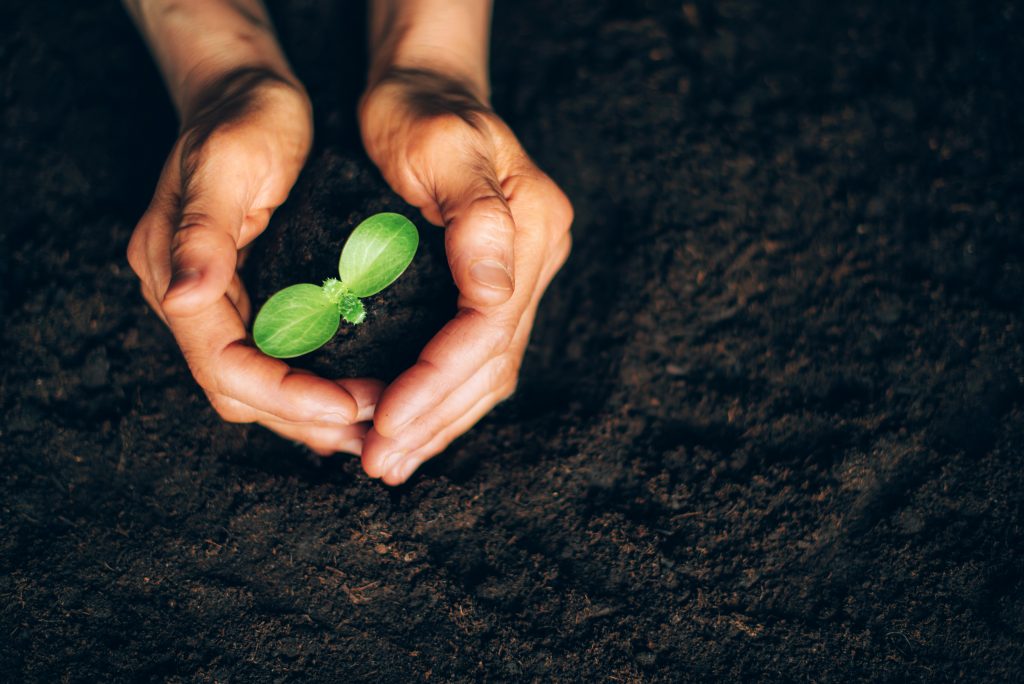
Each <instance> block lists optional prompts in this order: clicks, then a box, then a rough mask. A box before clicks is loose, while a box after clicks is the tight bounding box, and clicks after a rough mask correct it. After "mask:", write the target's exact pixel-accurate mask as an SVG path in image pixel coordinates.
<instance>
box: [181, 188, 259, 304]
mask: <svg viewBox="0 0 1024 684" xmlns="http://www.w3.org/2000/svg"><path fill="white" fill-rule="evenodd" d="M207 176H208V174H204V179H205V178H206V177H207ZM222 185H223V183H222V182H220V181H218V182H208V183H206V185H205V187H203V186H199V185H197V184H193V187H191V188H189V189H188V193H189V195H188V196H186V197H185V198H184V205H183V207H182V210H181V217H180V219H179V220H178V222H177V225H176V226H175V227H174V233H173V236H172V238H171V242H170V260H171V280H170V283H169V285H168V288H167V292H166V293H165V294H164V296H163V299H162V302H161V304H162V306H163V308H164V310H165V311H166V312H167V313H174V314H177V315H188V314H191V313H195V312H196V311H198V310H200V309H202V308H203V307H206V306H210V305H211V304H212V303H213V302H215V301H217V299H219V298H220V297H221V296H223V295H224V293H225V292H226V291H227V289H228V286H229V284H230V283H231V280H232V278H234V275H235V267H236V266H237V263H238V240H239V237H240V235H241V231H242V222H243V221H244V220H245V209H244V208H243V206H242V204H241V198H240V197H237V196H234V195H236V191H234V190H231V189H227V188H224V187H222Z"/></svg>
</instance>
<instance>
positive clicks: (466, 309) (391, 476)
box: [359, 69, 572, 485]
mask: <svg viewBox="0 0 1024 684" xmlns="http://www.w3.org/2000/svg"><path fill="white" fill-rule="evenodd" d="M359 116H360V126H361V129H362V134H363V141H364V143H365V145H366V149H367V152H368V153H369V155H370V157H371V158H372V159H373V160H374V162H375V163H376V164H377V166H378V167H379V168H380V170H381V172H382V174H383V175H384V178H385V179H386V180H387V182H388V183H389V184H390V185H391V187H392V188H393V189H394V190H395V191H396V192H397V193H398V194H399V195H401V196H402V198H403V199H405V201H407V202H409V203H410V204H412V205H414V206H416V207H417V208H419V209H420V211H421V212H422V213H423V216H424V217H425V218H426V219H427V220H428V221H430V222H431V223H434V224H436V225H439V226H444V227H445V248H446V252H447V255H448V262H449V265H450V267H451V270H452V275H453V277H454V279H455V284H456V285H457V287H458V289H459V299H458V314H457V315H456V316H455V318H454V319H453V320H452V321H451V322H449V323H448V324H447V325H446V326H445V327H444V328H442V330H441V331H440V332H439V333H438V334H437V336H436V337H434V338H433V339H432V340H431V341H430V342H429V343H428V344H427V346H426V347H425V348H424V349H423V351H422V353H421V354H420V356H419V359H418V360H417V362H416V363H415V364H414V365H413V367H412V368H410V369H409V370H407V371H406V372H404V373H403V374H402V375H400V376H399V377H398V378H397V379H396V380H395V381H394V383H392V384H391V385H390V386H389V387H388V388H387V389H386V390H385V391H384V393H383V395H382V396H381V398H380V401H379V403H378V405H377V408H376V412H375V415H374V423H373V429H371V430H370V432H369V433H368V434H367V435H366V439H365V443H364V447H363V453H362V459H363V467H364V469H365V470H366V472H367V474H369V475H370V476H371V477H378V478H381V479H382V480H383V481H384V482H385V483H387V484H392V485H394V484H400V483H402V482H404V481H405V480H407V479H408V478H409V476H410V475H411V474H412V473H413V472H415V470H416V469H417V468H418V467H419V466H420V465H421V464H422V463H423V462H425V461H426V460H428V459H429V458H431V457H432V456H435V455H436V454H438V453H440V452H441V451H443V450H444V449H445V447H447V446H448V444H449V443H451V442H452V440H454V439H455V438H456V437H458V436H459V435H461V434H462V433H464V432H465V431H466V430H468V429H469V428H470V427H472V426H473V425H474V424H475V423H476V422H477V421H478V420H480V419H481V418H482V417H483V416H484V415H486V414H487V413H488V412H489V411H490V410H491V409H492V408H493V407H494V406H495V405H496V404H497V403H498V402H500V401H502V400H504V399H506V398H507V397H508V396H509V395H511V394H512V393H513V391H514V390H515V387H516V382H517V377H518V373H519V367H520V363H521V361H522V357H523V353H524V351H525V349H526V344H527V342H528V340H529V336H530V330H531V328H532V326H533V319H534V315H535V313H536V311H537V306H538V304H539V302H540V299H541V296H542V295H543V294H544V290H545V289H546V288H547V286H548V284H549V283H550V282H551V279H552V278H553V277H554V276H555V274H556V273H557V272H558V270H559V268H561V266H562V264H563V263H564V262H565V260H566V258H567V257H568V255H569V251H570V247H571V238H570V233H569V227H570V224H571V223H572V206H571V205H570V203H569V200H568V199H567V198H566V196H565V194H564V193H563V192H562V191H561V190H560V189H559V188H558V186H556V185H555V183H554V182H553V181H552V180H551V179H550V178H549V177H548V176H547V175H545V174H544V173H543V172H542V171H541V170H540V169H539V168H537V166H536V165H535V164H534V163H533V162H532V161H531V160H530V158H529V157H528V156H527V154H526V152H525V151H524V150H523V148H522V146H521V145H520V144H519V141H518V140H517V139H516V137H515V135H514V134H513V133H512V131H511V130H510V129H509V127H508V126H507V125H506V124H505V122H503V121H502V120H501V119H500V118H499V117H498V116H496V115H495V114H494V112H493V111H492V110H491V109H490V108H489V107H488V106H486V105H485V104H484V103H483V101H482V98H481V97H480V96H479V95H477V94H475V93H474V92H473V91H472V89H471V88H470V87H468V86H467V85H465V84H463V83H461V82H459V81H458V80H456V79H452V78H449V77H445V76H442V75H440V74H438V73H436V72H432V71H427V70H418V69H392V70H391V71H390V72H388V73H387V74H386V75H385V76H384V77H383V78H381V79H380V80H379V81H378V82H377V83H376V84H375V85H373V87H372V88H371V89H370V90H368V92H367V93H366V94H365V95H364V96H363V99H362V101H361V103H360V111H359Z"/></svg>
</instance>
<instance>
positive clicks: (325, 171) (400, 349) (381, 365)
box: [242, 149, 457, 381]
mask: <svg viewBox="0 0 1024 684" xmlns="http://www.w3.org/2000/svg"><path fill="white" fill-rule="evenodd" d="M382 211H392V212H396V213H399V214H403V215H404V216H407V217H409V218H410V219H411V220H412V221H413V222H414V223H415V224H416V227H417V229H418V230H419V233H420V246H419V248H418V250H417V252H416V257H415V258H414V259H413V261H412V264H410V266H409V268H408V269H406V271H405V273H403V274H402V277H400V278H399V279H398V280H397V281H395V283H394V284H392V285H391V286H390V287H388V288H387V289H385V290H384V291H383V292H381V293H379V294H376V295H374V296H372V297H368V298H366V299H365V300H364V302H363V305H364V306H365V307H366V320H365V321H364V322H363V323H362V324H360V325H349V324H347V323H345V322H342V325H341V328H340V329H339V330H338V334H337V335H335V336H334V338H333V339H331V340H330V341H329V342H328V343H327V344H326V345H324V346H323V347H321V348H320V349H318V350H317V351H315V352H313V353H312V354H307V355H305V356H301V357H299V358H296V359H293V360H291V361H289V363H290V364H291V365H292V366H295V367H299V368H306V369H308V370H311V371H313V372H315V373H318V374H320V375H322V376H323V377H330V378H341V377H348V378H355V377H373V378H380V379H382V380H385V381H387V380H392V379H394V378H395V377H396V376H397V375H398V374H399V373H401V372H402V371H403V370H405V369H406V368H408V367H409V366H411V365H412V364H413V363H414V362H415V361H416V357H417V355H419V352H420V350H421V349H423V347H424V346H425V345H426V344H427V342H428V341H429V340H430V338H431V337H433V336H434V333H436V332H437V331H438V330H439V329H440V328H441V326H443V325H444V324H445V323H447V322H448V321H449V320H451V318H452V317H453V316H454V315H455V311H456V309H455V299H456V296H457V291H456V289H455V284H454V282H453V281H452V277H451V271H449V270H448V261H447V259H446V257H445V251H444V231H443V230H441V229H440V228H437V227H435V226H432V225H430V224H429V223H428V222H427V221H425V220H424V219H423V218H422V217H421V216H420V215H419V212H418V211H417V210H416V209H415V208H414V207H410V206H409V205H407V204H406V203H405V202H403V201H402V199H401V198H400V197H398V196H397V195H395V194H394V193H393V192H392V191H391V189H390V188H388V186H387V184H386V183H385V182H384V180H383V179H382V178H381V177H380V174H379V173H377V171H376V169H375V168H374V166H373V164H372V163H371V162H370V161H369V160H368V159H366V157H365V155H361V154H359V153H357V152H355V153H354V152H347V153H346V151H345V150H344V149H326V150H323V151H321V152H320V153H319V154H317V156H316V158H315V159H314V160H312V161H311V162H309V163H308V164H307V166H306V169H305V170H304V171H303V174H302V176H301V177H300V179H299V181H298V182H297V183H296V187H295V188H294V189H293V191H292V194H291V197H290V200H289V202H288V203H287V204H286V205H285V207H284V208H283V209H282V210H281V212H279V213H277V214H275V216H274V218H273V219H272V221H271V225H270V226H269V227H268V230H267V231H266V234H265V235H264V236H261V238H262V239H261V240H260V241H259V242H258V243H257V244H256V245H255V246H254V249H253V251H252V254H251V258H249V259H247V261H246V264H245V269H244V272H243V274H242V275H243V280H244V281H245V282H246V283H248V284H249V288H250V294H251V296H252V297H253V307H254V311H258V310H259V309H258V308H259V307H260V306H262V305H263V303H264V302H265V301H266V300H267V299H268V298H269V297H270V295H272V294H274V293H275V292H277V291H278V290H280V289H281V288H283V287H287V286H289V285H293V284H295V283H300V282H301V283H314V284H317V285H319V284H320V283H322V282H323V281H324V279H326V278H337V277H338V257H339V255H340V254H341V249H342V246H344V244H345V242H346V240H348V236H349V235H350V234H351V233H352V230H353V229H354V228H355V227H356V226H357V225H359V224H360V223H361V222H362V221H363V220H364V219H366V218H368V217H369V216H372V215H373V214H376V213H379V212H382Z"/></svg>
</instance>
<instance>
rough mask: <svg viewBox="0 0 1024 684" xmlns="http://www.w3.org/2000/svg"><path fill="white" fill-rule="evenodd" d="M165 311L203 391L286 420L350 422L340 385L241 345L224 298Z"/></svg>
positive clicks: (350, 403) (348, 400)
mask: <svg viewBox="0 0 1024 684" xmlns="http://www.w3.org/2000/svg"><path fill="white" fill-rule="evenodd" d="M165 313H166V315H167V323H168V325H169V326H170V328H171V332H172V333H174V337H175V339H176V340H177V342H178V346H180V347H181V350H182V352H183V353H184V354H185V358H186V360H187V361H188V364H189V368H190V369H191V370H192V374H193V375H194V376H195V378H196V380H197V381H198V382H199V385H200V386H201V387H203V389H205V390H206V391H207V392H208V393H210V394H216V395H225V396H227V397H230V398H232V399H235V400H237V401H239V402H241V403H243V404H245V405H247V406H250V407H252V408H253V409H256V410H258V411H263V412H265V413H269V414H271V415H273V416H275V417H277V418H278V419H280V420H283V421H286V422H304V423H313V422H322V423H330V424H334V425H348V424H351V423H353V422H355V419H356V416H357V415H358V413H359V407H358V406H357V404H356V400H355V399H354V398H353V397H352V395H350V394H349V393H348V392H347V391H346V390H345V389H344V388H342V387H341V386H340V385H338V384H337V383H335V382H332V381H330V380H325V379H323V378H320V377H317V376H315V375H312V374H308V373H298V372H295V371H293V370H292V369H291V368H289V367H288V365H287V364H286V363H284V362H283V361H280V360H278V359H272V358H270V357H269V356H265V355H264V354H262V353H260V352H259V351H258V350H257V349H256V348H255V347H251V346H249V345H247V344H246V343H245V342H244V340H245V338H246V331H245V327H244V325H243V323H242V319H241V318H240V317H239V315H238V311H237V310H236V309H235V307H234V305H233V304H232V303H231V302H230V301H229V300H228V298H227V297H225V296H221V298H220V299H219V300H217V301H216V302H214V303H213V304H212V305H211V306H208V307H206V308H204V309H201V310H200V311H199V312H198V313H196V314H193V315H191V316H180V315H176V314H172V313H171V312H169V311H166V310H165Z"/></svg>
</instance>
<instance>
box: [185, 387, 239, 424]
mask: <svg viewBox="0 0 1024 684" xmlns="http://www.w3.org/2000/svg"><path fill="white" fill-rule="evenodd" d="M197 379H198V378H197ZM206 397H207V399H209V401H210V406H212V407H213V410H214V411H216V412H217V415H219V416H220V417H221V419H222V420H223V421H225V422H227V423H250V422H252V416H250V415H249V412H248V411H246V410H244V409H243V408H242V407H241V406H240V405H239V403H238V402H236V401H234V400H233V399H229V398H227V397H224V396H222V395H219V394H216V393H214V392H207V393H206Z"/></svg>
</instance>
